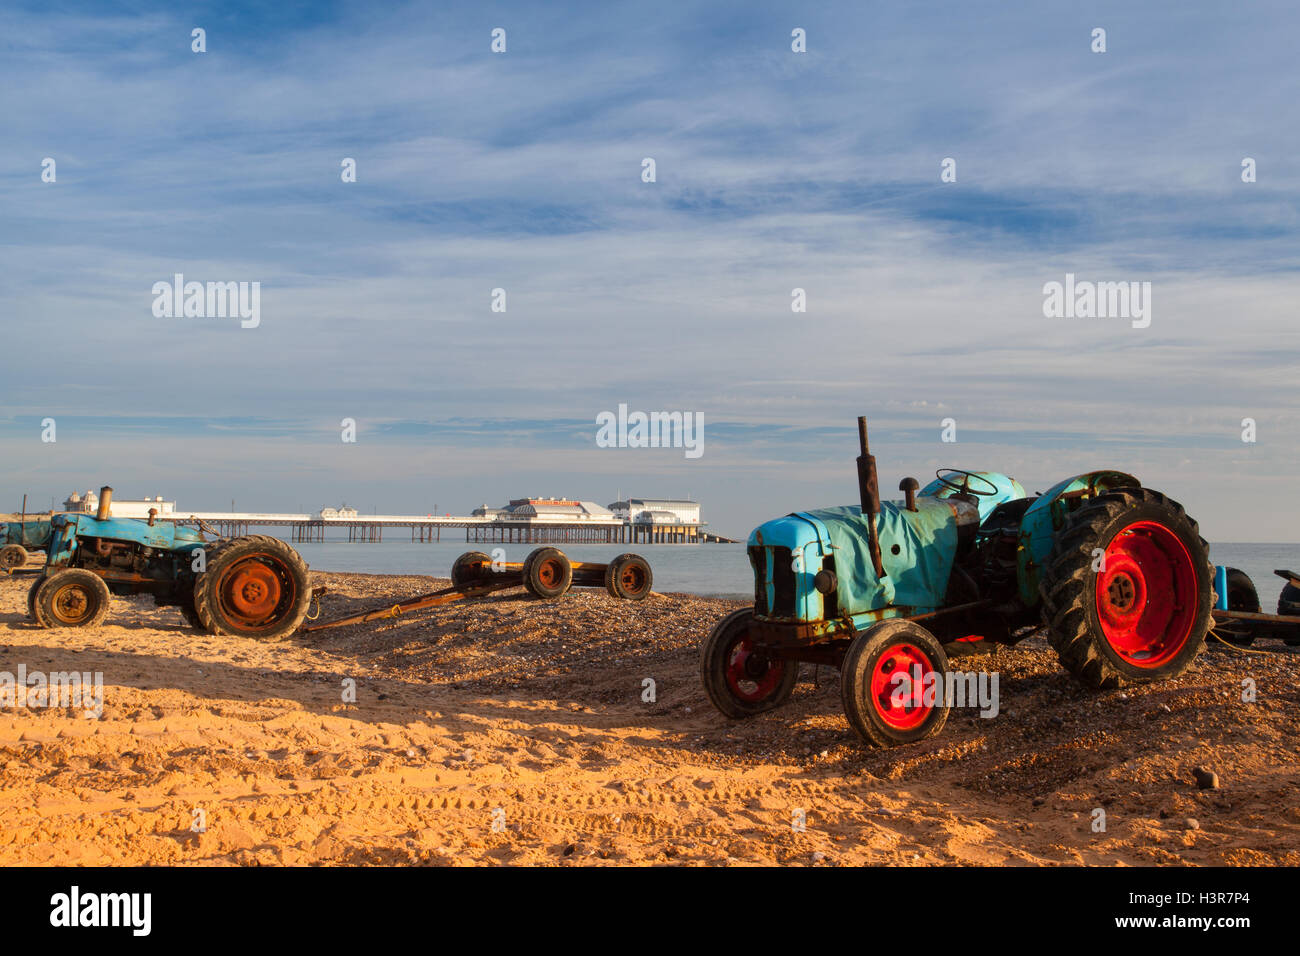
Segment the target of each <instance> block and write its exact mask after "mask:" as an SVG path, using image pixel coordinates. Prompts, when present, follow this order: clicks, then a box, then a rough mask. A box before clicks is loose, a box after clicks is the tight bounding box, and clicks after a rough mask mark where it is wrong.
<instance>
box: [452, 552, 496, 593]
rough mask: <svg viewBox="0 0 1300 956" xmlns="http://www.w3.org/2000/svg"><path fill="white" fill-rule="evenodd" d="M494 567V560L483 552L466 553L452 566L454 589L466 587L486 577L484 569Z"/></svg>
mask: <svg viewBox="0 0 1300 956" xmlns="http://www.w3.org/2000/svg"><path fill="white" fill-rule="evenodd" d="M491 566H492V559H491V558H490V557H488V556H487V555H486V554H484V553H483V552H482V551H466V552H465V553H464V554H462V555H461V556H460V557H459V558H457V559H456V563H455V564H453V565H452V566H451V585H452V587H456V588H459V587H464V586H465V585H467V584H470V583H472V582H474V581H477V580H479V579H480V578H483V577H485V576H486V574H487V572H486V571H484V568H490V567H491Z"/></svg>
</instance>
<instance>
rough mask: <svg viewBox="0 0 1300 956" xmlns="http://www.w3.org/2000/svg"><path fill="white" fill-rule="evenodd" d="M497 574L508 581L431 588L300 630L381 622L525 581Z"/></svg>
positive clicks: (519, 575) (506, 573) (519, 576)
mask: <svg viewBox="0 0 1300 956" xmlns="http://www.w3.org/2000/svg"><path fill="white" fill-rule="evenodd" d="M498 577H500V578H504V579H505V580H486V581H481V582H474V583H473V584H466V585H463V586H461V587H454V586H453V587H449V588H442V589H441V590H438V591H431V592H430V593H428V594H421V595H419V596H418V597H413V598H407V599H406V600H405V601H399V602H398V603H396V604H390V605H388V606H386V607H382V608H375V609H374V610H371V611H362V612H361V613H360V614H352V615H350V616H348V617H341V618H338V619H336V620H333V621H322V622H321V623H320V624H312V625H309V626H307V627H304V628H300V629H299V630H300V632H301V633H304V634H306V633H310V632H311V631H323V630H325V629H326V628H329V627H343V626H344V625H346V624H364V623H366V622H367V621H381V620H384V619H385V618H390V617H400V616H401V615H403V614H409V613H410V612H411V611H423V610H425V609H426V608H431V607H440V606H442V605H444V604H452V603H454V602H456V601H462V600H464V599H465V598H473V597H482V596H483V595H485V594H491V593H492V592H493V591H504V590H505V589H506V588H517V587H519V586H520V585H521V584H522V583H523V581H522V577H523V575H522V573H514V572H510V571H503V572H501V573H500V574H499V575H498Z"/></svg>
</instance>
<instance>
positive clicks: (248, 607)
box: [194, 534, 311, 638]
mask: <svg viewBox="0 0 1300 956" xmlns="http://www.w3.org/2000/svg"><path fill="white" fill-rule="evenodd" d="M205 564H206V567H205V569H204V570H203V571H200V572H199V574H198V577H197V578H195V581H194V611H195V614H196V615H197V616H198V619H199V622H200V623H201V624H202V625H203V629H204V630H205V631H207V632H208V633H209V634H228V635H233V636H236V637H261V638H278V637H285V636H287V635H289V634H292V633H293V632H294V631H296V630H297V629H298V625H300V624H301V623H302V620H303V618H304V617H306V616H307V609H308V606H309V605H310V604H311V587H310V586H309V584H308V577H307V565H306V564H305V563H304V562H303V560H302V558H301V557H299V556H298V552H297V551H295V550H294V549H293V548H291V547H290V546H289V545H287V544H285V543H284V542H283V541H281V540H280V539H279V538H272V537H271V536H270V535H265V534H250V535H246V536H244V537H242V538H227V539H224V540H222V541H218V542H217V543H216V544H214V545H211V546H210V547H209V548H208V549H207V556H206V561H205Z"/></svg>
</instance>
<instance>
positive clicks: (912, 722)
mask: <svg viewBox="0 0 1300 956" xmlns="http://www.w3.org/2000/svg"><path fill="white" fill-rule="evenodd" d="M947 670H948V657H947V655H946V654H944V652H943V647H942V646H941V645H940V644H939V642H938V641H937V640H936V639H935V637H934V635H933V634H931V633H930V632H929V631H927V630H926V629H925V628H923V627H921V625H919V624H917V623H915V622H913V621H904V620H889V621H881V622H880V623H879V624H875V625H872V626H871V627H870V628H868V629H867V630H865V631H863V632H862V633H861V634H859V635H858V636H857V637H855V638H854V639H853V643H852V644H850V645H849V649H848V651H847V652H846V653H845V655H844V662H843V663H842V664H841V665H840V698H841V700H842V701H843V703H844V716H845V717H847V718H848V721H849V726H850V727H852V728H853V730H854V732H856V733H857V735H858V736H859V737H861V738H862V739H863V740H865V741H866V742H867V743H869V744H874V745H875V746H877V747H895V746H898V745H899V744H910V743H915V742H916V741H918V740H924V739H925V738H926V737H930V736H932V735H934V734H937V733H938V732H939V731H940V730H942V729H943V725H944V724H945V723H947V721H948V706H949V701H948V699H947V695H946V687H945V681H944V674H945V672H946V671H947Z"/></svg>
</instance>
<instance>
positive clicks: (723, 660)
mask: <svg viewBox="0 0 1300 956" xmlns="http://www.w3.org/2000/svg"><path fill="white" fill-rule="evenodd" d="M858 430H859V441H860V445H861V455H860V456H859V458H858V484H859V492H860V498H861V501H860V503H859V504H858V505H853V506H849V507H839V508H823V509H819V510H816V511H800V512H795V513H794V514H790V515H787V516H785V517H783V518H777V519H775V520H773V521H768V522H767V523H766V524H763V525H761V526H760V527H758V528H756V529H755V530H754V532H753V533H752V534H751V535H750V537H749V541H748V553H749V560H750V563H751V565H752V566H753V571H754V606H753V607H752V608H745V609H743V610H739V611H736V612H734V613H732V614H730V615H728V616H727V617H725V618H724V619H723V620H722V621H720V622H719V623H718V624H717V626H716V627H714V629H713V631H712V633H711V634H710V635H709V637H708V639H707V640H706V641H705V643H704V647H703V649H702V655H701V668H702V676H703V682H704V687H705V690H706V691H707V693H708V696H709V698H710V699H711V700H712V702H713V704H714V705H715V706H716V707H717V709H718V710H719V711H721V712H722V713H723V714H725V715H726V716H728V717H733V718H740V717H748V716H750V715H753V714H758V713H761V712H763V711H767V710H770V709H772V708H774V707H777V706H779V705H780V704H782V703H783V702H784V701H785V700H786V699H787V698H789V696H790V694H791V692H792V691H793V689H794V686H795V683H796V679H797V673H798V666H799V662H800V661H806V662H811V663H816V664H827V665H831V666H835V667H838V668H839V670H840V696H841V699H842V702H843V705H844V712H845V715H846V716H847V718H848V722H849V725H850V726H851V727H852V728H853V730H855V731H856V732H857V733H858V735H860V736H861V737H862V738H863V739H864V740H866V741H867V742H869V743H872V744H875V745H878V746H892V745H896V744H901V743H908V742H912V741H917V740H921V739H923V738H925V737H928V736H930V735H932V734H935V733H937V732H938V731H939V730H940V729H941V728H942V727H943V725H944V723H945V721H946V720H947V716H948V710H949V705H950V699H949V695H945V694H944V693H942V692H937V693H926V694H923V693H921V692H920V690H921V688H922V687H927V688H930V687H935V688H939V689H942V688H943V687H945V686H951V682H949V683H948V684H947V685H945V679H946V675H948V673H949V666H948V656H947V653H946V652H945V649H944V646H945V645H948V646H949V648H955V647H961V646H962V645H961V644H954V642H960V641H973V640H975V639H977V638H982V639H983V640H985V641H990V642H997V643H1003V644H1014V643H1015V642H1016V641H1019V640H1021V639H1023V638H1025V637H1027V636H1029V635H1030V634H1032V633H1034V632H1036V631H1037V630H1039V629H1040V628H1044V629H1046V632H1047V637H1048V640H1049V641H1050V643H1051V645H1052V647H1053V648H1054V649H1055V650H1056V653H1057V655H1058V656H1059V657H1060V660H1061V663H1062V664H1063V665H1064V666H1065V668H1066V670H1068V671H1069V672H1070V673H1071V674H1073V675H1074V676H1075V677H1077V678H1078V679H1079V680H1080V681H1082V682H1083V683H1084V684H1086V685H1088V686H1090V687H1094V688H1111V687H1119V686H1122V685H1124V684H1127V683H1143V682H1150V681H1158V680H1164V679H1168V678H1172V677H1175V676H1177V675H1179V674H1181V673H1182V672H1183V671H1184V670H1186V669H1187V667H1188V666H1189V665H1190V664H1191V662H1192V661H1193V659H1195V657H1196V656H1197V654H1199V653H1200V651H1201V649H1202V648H1203V647H1204V645H1205V638H1206V632H1207V630H1208V628H1209V626H1210V623H1211V613H1212V605H1213V604H1214V602H1215V596H1214V592H1213V583H1214V579H1215V569H1214V568H1213V567H1212V566H1211V565H1210V562H1209V555H1208V548H1207V546H1206V543H1205V541H1204V540H1203V539H1202V538H1201V536H1200V533H1199V531H1198V529H1197V524H1196V522H1195V521H1193V520H1192V519H1191V518H1190V517H1189V516H1188V515H1187V513H1186V512H1185V511H1184V510H1183V508H1182V506H1181V505H1179V504H1178V502H1176V501H1174V500H1173V499H1171V498H1169V497H1167V496H1165V495H1163V494H1161V493H1160V492H1158V491H1155V490H1154V489H1151V488H1144V487H1142V485H1141V483H1140V482H1139V481H1138V480H1137V479H1136V478H1135V477H1133V476H1132V475H1129V474H1125V473H1123V472H1119V471H1094V472H1089V473H1087V474H1083V475H1076V476H1074V477H1072V478H1066V479H1065V480H1064V481H1061V482H1060V483H1058V484H1057V485H1055V486H1054V487H1052V488H1051V489H1049V490H1048V491H1046V492H1045V493H1043V494H1040V495H1037V496H1035V497H1029V496H1028V495H1026V494H1025V489H1024V488H1022V487H1021V486H1020V484H1019V483H1018V482H1017V481H1016V480H1015V479H1014V478H1011V477H1010V476H1008V475H1004V474H1000V473H998V472H992V471H961V470H958V469H940V470H939V471H938V472H936V474H935V478H934V480H933V481H931V482H930V483H929V484H928V485H926V486H925V487H924V488H921V487H920V486H919V483H918V482H917V481H916V480H915V479H914V478H906V479H904V480H903V482H902V483H901V484H900V486H899V490H900V491H902V492H904V498H903V500H901V501H881V500H880V491H879V483H878V480H877V474H876V461H875V458H874V457H873V456H872V455H871V454H870V453H869V450H868V444H867V426H866V420H865V419H862V418H860V419H858ZM1250 616H1251V615H1244V617H1250ZM1255 616H1256V617H1258V616H1260V615H1255ZM967 646H968V645H967Z"/></svg>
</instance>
